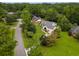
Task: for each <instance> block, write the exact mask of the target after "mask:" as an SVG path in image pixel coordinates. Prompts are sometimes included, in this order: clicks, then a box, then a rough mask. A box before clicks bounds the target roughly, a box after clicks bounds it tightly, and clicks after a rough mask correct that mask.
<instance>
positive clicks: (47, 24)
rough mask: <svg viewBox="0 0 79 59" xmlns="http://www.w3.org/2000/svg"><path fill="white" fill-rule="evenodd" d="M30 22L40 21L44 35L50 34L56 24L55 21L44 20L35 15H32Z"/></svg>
mask: <svg viewBox="0 0 79 59" xmlns="http://www.w3.org/2000/svg"><path fill="white" fill-rule="evenodd" d="M32 22H36V23H40V25H41V26H42V31H43V32H45V33H46V36H48V35H50V34H51V33H52V32H53V31H54V30H55V29H56V28H57V24H56V23H55V22H51V21H45V20H43V19H41V18H40V17H36V16H33V18H32Z"/></svg>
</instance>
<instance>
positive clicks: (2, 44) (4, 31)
mask: <svg viewBox="0 0 79 59" xmlns="http://www.w3.org/2000/svg"><path fill="white" fill-rule="evenodd" d="M15 46H16V41H15V40H13V33H12V31H11V30H10V29H9V27H8V26H6V25H5V24H2V23H0V56H10V55H14V48H15Z"/></svg>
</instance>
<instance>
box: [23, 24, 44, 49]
mask: <svg viewBox="0 0 79 59" xmlns="http://www.w3.org/2000/svg"><path fill="white" fill-rule="evenodd" d="M35 27H36V33H34V35H33V37H32V38H30V39H29V38H26V37H24V33H23V41H24V47H25V48H27V47H28V45H32V46H36V45H38V44H39V39H40V37H41V35H43V34H44V32H42V31H41V26H40V25H39V24H35Z"/></svg>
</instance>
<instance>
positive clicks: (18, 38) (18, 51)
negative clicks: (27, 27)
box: [15, 21, 26, 56]
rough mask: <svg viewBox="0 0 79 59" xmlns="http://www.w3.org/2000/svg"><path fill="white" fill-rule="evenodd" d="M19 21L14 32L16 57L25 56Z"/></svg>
mask: <svg viewBox="0 0 79 59" xmlns="http://www.w3.org/2000/svg"><path fill="white" fill-rule="evenodd" d="M20 23H21V22H20V21H19V22H18V23H17V26H16V30H15V39H16V41H17V45H16V47H15V55H16V56H26V53H25V48H24V45H23V40H22V32H21V28H20Z"/></svg>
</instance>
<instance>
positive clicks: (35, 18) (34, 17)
mask: <svg viewBox="0 0 79 59" xmlns="http://www.w3.org/2000/svg"><path fill="white" fill-rule="evenodd" d="M39 19H41V18H40V17H37V16H33V18H32V20H39Z"/></svg>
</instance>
